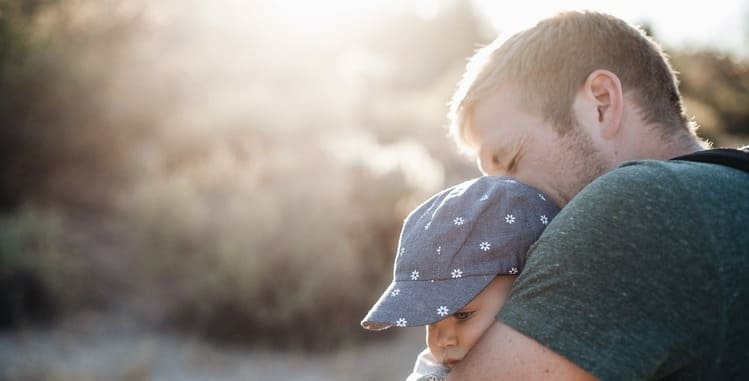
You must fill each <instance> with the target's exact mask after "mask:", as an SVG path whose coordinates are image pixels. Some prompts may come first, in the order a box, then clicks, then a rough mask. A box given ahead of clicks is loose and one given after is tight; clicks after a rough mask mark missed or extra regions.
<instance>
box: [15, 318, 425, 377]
mask: <svg viewBox="0 0 749 381" xmlns="http://www.w3.org/2000/svg"><path fill="white" fill-rule="evenodd" d="M423 335H424V333H423V331H422V330H421V329H418V328H412V329H405V330H403V333H402V334H400V335H399V336H397V337H395V338H394V339H392V340H378V341H376V342H374V343H371V344H370V345H360V346H355V347H348V348H345V349H341V350H340V351H338V352H336V353H331V354H325V355H316V354H304V353H285V352H273V351H268V350H251V351H243V350H228V349H224V348H220V347H216V346H214V345H211V344H208V343H206V342H203V341H200V340H197V339H194V338H186V337H182V336H178V335H174V334H168V333H163V332H154V331H152V330H151V331H149V330H146V329H143V328H142V327H139V326H138V325H137V324H135V323H133V322H130V321H127V320H126V319H116V318H111V317H88V318H85V319H77V320H76V321H75V322H68V323H64V324H60V325H59V326H57V327H55V328H47V329H34V330H25V331H21V332H12V333H3V334H0V379H2V380H8V381H31V380H54V381H68V380H71V381H72V380H77V381H86V380H106V381H109V380H123V381H124V380H164V381H167V380H169V381H172V380H186V381H192V380H215V381H224V380H227V381H228V380H243V381H245V380H296V381H299V380H301V381H318V380H320V381H323V380H325V381H336V380H341V381H343V380H347V381H349V380H356V381H359V380H362V381H366V380H373V381H374V380H403V379H405V376H406V375H407V374H408V372H409V371H410V369H411V366H412V365H413V360H414V359H415V356H416V354H417V353H418V352H419V351H420V350H421V349H422V348H423V345H424V337H423Z"/></svg>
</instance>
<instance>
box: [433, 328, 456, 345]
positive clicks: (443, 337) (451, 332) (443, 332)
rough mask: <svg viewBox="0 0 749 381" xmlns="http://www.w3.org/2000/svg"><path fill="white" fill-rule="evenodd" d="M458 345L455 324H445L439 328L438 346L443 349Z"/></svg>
mask: <svg viewBox="0 0 749 381" xmlns="http://www.w3.org/2000/svg"><path fill="white" fill-rule="evenodd" d="M457 344H458V335H457V334H456V332H455V326H454V325H453V324H445V325H443V326H442V327H440V328H439V333H438V336H437V345H439V346H440V347H442V348H445V347H450V346H454V345H457Z"/></svg>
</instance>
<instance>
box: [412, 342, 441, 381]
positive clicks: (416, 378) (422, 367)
mask: <svg viewBox="0 0 749 381" xmlns="http://www.w3.org/2000/svg"><path fill="white" fill-rule="evenodd" d="M449 372H450V369H449V368H447V367H445V366H444V365H442V364H440V363H439V362H437V361H436V360H435V359H434V357H433V356H432V354H431V353H430V352H429V349H424V350H423V351H421V353H419V356H418V357H417V358H416V363H415V364H414V369H413V372H411V374H410V375H408V377H407V378H406V381H444V380H445V379H446V378H447V374H448V373H449Z"/></svg>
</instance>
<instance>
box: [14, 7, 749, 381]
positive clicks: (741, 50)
mask: <svg viewBox="0 0 749 381" xmlns="http://www.w3.org/2000/svg"><path fill="white" fill-rule="evenodd" d="M523 3H524V4H522V6H520V5H516V6H514V7H510V8H503V7H502V6H501V5H500V2H492V1H479V0H474V1H467V0H465V1H459V0H442V1H437V0H434V1H428V0H412V1H395V0H378V1H367V2H357V1H343V0H338V1H334V0H320V1H314V2H306V1H301V0H298V1H291V0H278V1H270V0H267V1H266V0H243V1H241V0H215V1H211V2H206V1H199V0H159V1H147V0H127V1H124V0H121V1H116V0H4V1H3V0H0V379H2V380H205V379H210V380H265V379H277V380H286V379H289V380H291V379H294V380H381V379H402V378H404V376H405V375H406V374H407V373H408V371H409V370H410V367H411V364H412V361H413V359H414V357H415V355H416V353H417V352H418V350H420V349H421V348H422V346H423V332H422V330H420V329H411V330H401V331H399V332H387V333H368V332H366V331H364V330H362V329H361V328H359V320H360V319H361V317H362V316H363V314H364V313H365V312H366V310H367V309H368V308H369V306H370V304H371V303H372V302H373V301H374V300H375V299H376V298H377V296H378V295H379V293H380V292H381V291H382V289H383V287H384V286H385V285H386V284H387V283H388V282H389V280H390V277H391V268H390V266H391V262H392V257H393V251H394V249H395V245H396V241H397V236H398V233H399V230H400V224H401V221H402V220H403V218H404V217H405V215H406V214H407V213H408V211H409V210H410V209H411V208H413V207H414V206H416V205H417V204H418V203H420V202H421V201H423V200H424V199H425V198H426V197H428V196H429V195H431V194H432V193H434V192H435V191H437V190H439V189H441V188H443V187H445V186H448V185H452V184H455V183H457V182H460V181H462V180H464V179H467V178H469V177H473V176H476V175H478V174H479V173H478V171H477V170H476V169H475V167H474V165H473V163H472V162H471V160H469V159H468V158H466V157H461V156H459V155H458V154H457V150H456V149H455V147H454V145H453V143H452V142H451V141H450V140H449V139H448V138H447V136H446V134H447V130H446V125H447V119H446V117H445V115H446V112H447V102H448V100H449V98H450V96H451V95H452V92H453V90H454V89H455V86H456V83H457V81H458V79H459V78H460V76H461V75H462V73H463V70H464V67H465V63H466V58H467V57H469V56H470V55H471V54H472V53H473V52H474V51H475V49H476V48H477V47H479V46H482V45H483V44H486V43H488V42H490V41H491V40H492V39H494V38H495V37H496V36H497V34H498V33H499V34H500V35H503V34H507V33H513V32H514V31H516V30H517V29H519V28H523V27H527V26H529V25H531V24H532V23H533V22H534V21H535V20H537V19H538V18H540V17H544V16H548V15H551V14H553V13H555V12H556V11H558V10H560V9H559V8H555V6H554V5H552V3H551V2H544V1H524V2H523ZM640 3H642V4H640ZM638 4H639V5H638ZM565 6H567V7H568V9H582V8H588V9H597V10H603V11H607V12H611V13H613V14H615V15H618V16H620V17H622V18H624V19H626V20H627V21H630V22H633V23H639V24H641V25H643V26H644V27H645V28H646V29H647V30H648V31H649V32H650V33H651V34H653V35H654V36H655V37H656V39H658V40H659V41H661V42H662V43H663V44H664V46H665V49H666V51H667V52H668V53H669V54H670V55H671V57H672V61H673V65H674V66H675V67H676V69H677V70H678V71H679V72H680V73H681V74H680V79H681V90H682V93H683V95H684V97H685V99H686V104H687V108H688V112H689V113H690V115H692V116H693V117H694V118H695V120H696V121H697V122H698V123H699V124H700V125H701V126H702V127H701V129H700V130H699V132H700V134H701V135H702V136H703V137H705V138H707V139H709V140H711V141H712V142H713V143H714V145H715V146H728V147H732V146H739V145H745V144H749V60H748V59H749V50H748V49H747V46H749V2H747V1H741V0H739V1H736V0H733V1H732V0H723V1H711V2H709V4H693V5H691V6H688V5H682V7H684V8H683V9H682V8H680V9H670V8H668V7H665V6H664V7H663V9H659V8H658V7H657V6H654V4H652V2H649V3H647V4H646V3H645V2H644V1H626V2H621V3H618V2H608V3H603V4H601V2H600V1H598V2H585V1H578V2H575V1H571V2H566V3H565ZM391 331H394V330H391Z"/></svg>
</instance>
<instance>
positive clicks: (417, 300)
mask: <svg viewBox="0 0 749 381" xmlns="http://www.w3.org/2000/svg"><path fill="white" fill-rule="evenodd" d="M495 277H496V274H492V275H488V274H487V275H476V276H470V277H463V278H456V279H446V280H433V281H432V280H423V281H419V280H415V281H403V280H402V281H393V283H391V284H390V286H388V288H387V289H386V290H385V292H384V293H383V294H382V296H380V299H379V300H377V303H375V304H374V306H372V308H371V309H370V310H369V312H368V313H367V315H366V316H365V317H364V319H363V320H362V322H361V326H362V327H363V328H365V329H368V330H372V331H380V330H383V329H387V328H390V327H392V326H398V327H414V326H423V325H427V324H432V323H435V322H438V321H440V320H442V319H444V318H446V317H448V316H450V315H452V314H454V313H455V312H457V311H458V310H460V309H461V308H463V306H465V305H466V304H468V302H470V301H471V300H472V299H473V298H474V297H476V295H478V294H479V293H480V292H481V291H482V290H483V289H484V288H486V286H488V285H489V283H491V281H492V280H493V279H494V278H495Z"/></svg>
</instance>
